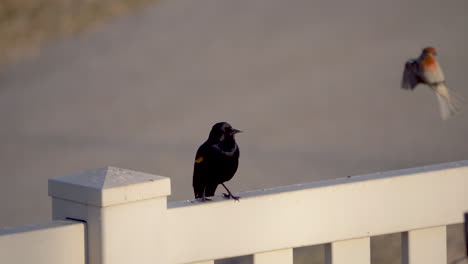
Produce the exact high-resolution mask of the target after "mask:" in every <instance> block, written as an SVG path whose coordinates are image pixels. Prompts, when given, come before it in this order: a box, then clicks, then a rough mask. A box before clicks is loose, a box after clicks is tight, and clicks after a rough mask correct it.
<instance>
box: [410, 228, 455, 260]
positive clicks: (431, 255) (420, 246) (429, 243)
mask: <svg viewBox="0 0 468 264" xmlns="http://www.w3.org/2000/svg"><path fill="white" fill-rule="evenodd" d="M401 246H402V249H401V257H402V260H401V263H402V264H417V263H424V264H440V263H447V227H446V226H438V227H431V228H424V229H418V230H413V231H408V232H404V233H402V240H401Z"/></svg>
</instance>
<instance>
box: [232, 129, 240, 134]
mask: <svg viewBox="0 0 468 264" xmlns="http://www.w3.org/2000/svg"><path fill="white" fill-rule="evenodd" d="M237 133H242V131H240V130H238V129H235V128H233V129H232V132H231V135H235V134H237Z"/></svg>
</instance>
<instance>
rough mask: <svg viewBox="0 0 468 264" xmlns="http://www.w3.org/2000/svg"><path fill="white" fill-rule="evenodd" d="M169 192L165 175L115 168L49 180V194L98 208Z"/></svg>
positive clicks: (167, 179)
mask: <svg viewBox="0 0 468 264" xmlns="http://www.w3.org/2000/svg"><path fill="white" fill-rule="evenodd" d="M170 194H171V185H170V179H169V178H167V177H163V176H158V175H152V174H148V173H144V172H138V171H133V170H126V169H121V168H116V167H105V168H99V169H93V170H87V171H83V172H79V173H74V174H70V175H66V176H61V177H56V178H53V179H49V196H52V197H54V198H59V199H64V200H71V201H74V202H78V203H82V204H89V205H94V206H99V207H105V206H110V205H115V204H121V203H128V202H134V201H138V200H146V199H151V198H156V197H162V196H168V195H170Z"/></svg>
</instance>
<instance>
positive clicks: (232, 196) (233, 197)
mask: <svg viewBox="0 0 468 264" xmlns="http://www.w3.org/2000/svg"><path fill="white" fill-rule="evenodd" d="M223 195H224V198H226V199H230V198H232V199H234V200H235V201H239V198H240V197H239V196H234V195H232V194H227V193H223Z"/></svg>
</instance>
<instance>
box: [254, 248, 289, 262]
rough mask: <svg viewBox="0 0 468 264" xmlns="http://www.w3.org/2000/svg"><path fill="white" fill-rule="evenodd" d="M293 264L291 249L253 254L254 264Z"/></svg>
mask: <svg viewBox="0 0 468 264" xmlns="http://www.w3.org/2000/svg"><path fill="white" fill-rule="evenodd" d="M276 263H277V264H293V250H292V248H288V249H282V250H275V251H268V252H262V253H257V254H254V264H276Z"/></svg>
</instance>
